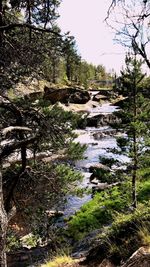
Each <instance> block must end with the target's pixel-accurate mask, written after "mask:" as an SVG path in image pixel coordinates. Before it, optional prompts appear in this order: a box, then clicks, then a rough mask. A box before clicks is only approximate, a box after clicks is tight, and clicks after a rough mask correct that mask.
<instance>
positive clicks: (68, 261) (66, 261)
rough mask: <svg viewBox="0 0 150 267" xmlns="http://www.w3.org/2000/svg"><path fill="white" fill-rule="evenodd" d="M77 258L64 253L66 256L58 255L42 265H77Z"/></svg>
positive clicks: (59, 266) (50, 266) (45, 266)
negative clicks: (74, 258)
mask: <svg viewBox="0 0 150 267" xmlns="http://www.w3.org/2000/svg"><path fill="white" fill-rule="evenodd" d="M76 263H77V260H73V259H72V258H71V257H69V256H67V255H64V256H58V257H56V258H54V259H53V260H52V261H49V262H47V263H46V264H44V265H41V267H65V266H67V267H69V266H72V267H73V266H77V265H76Z"/></svg>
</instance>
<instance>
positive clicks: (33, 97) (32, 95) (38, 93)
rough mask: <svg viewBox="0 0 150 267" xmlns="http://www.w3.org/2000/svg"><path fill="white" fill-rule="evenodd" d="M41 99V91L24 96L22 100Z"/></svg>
mask: <svg viewBox="0 0 150 267" xmlns="http://www.w3.org/2000/svg"><path fill="white" fill-rule="evenodd" d="M42 97H43V92H42V91H36V92H32V93H30V94H26V95H24V99H25V100H30V101H35V100H37V99H39V98H42Z"/></svg>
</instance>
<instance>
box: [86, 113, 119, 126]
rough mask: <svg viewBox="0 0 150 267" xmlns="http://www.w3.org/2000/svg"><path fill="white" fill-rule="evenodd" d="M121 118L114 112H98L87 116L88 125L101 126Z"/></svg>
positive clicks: (116, 121) (117, 121)
mask: <svg viewBox="0 0 150 267" xmlns="http://www.w3.org/2000/svg"><path fill="white" fill-rule="evenodd" d="M120 122H121V120H120V119H119V118H118V117H117V116H116V115H114V114H98V115H95V116H92V117H90V116H89V117H87V126H88V127H102V126H107V125H111V124H114V123H118V124H119V123H120Z"/></svg>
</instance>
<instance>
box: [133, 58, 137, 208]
mask: <svg viewBox="0 0 150 267" xmlns="http://www.w3.org/2000/svg"><path fill="white" fill-rule="evenodd" d="M135 60H136V54H135ZM133 79H134V80H133V81H134V82H133V121H134V123H136V121H137V81H136V73H135V74H134V77H133ZM137 157H138V156H137V129H136V126H135V124H134V129H133V174H132V200H133V204H132V205H133V208H135V209H136V207H137V198H136V180H137V164H138V158H137Z"/></svg>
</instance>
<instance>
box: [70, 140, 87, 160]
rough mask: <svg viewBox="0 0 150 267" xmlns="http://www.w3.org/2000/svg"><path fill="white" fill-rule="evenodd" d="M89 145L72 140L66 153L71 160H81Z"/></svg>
mask: <svg viewBox="0 0 150 267" xmlns="http://www.w3.org/2000/svg"><path fill="white" fill-rule="evenodd" d="M86 148H87V146H86V145H85V144H84V145H81V144H80V143H76V142H70V143H69V145H68V148H67V150H66V154H67V157H68V159H69V160H71V161H72V160H81V159H83V158H84V152H85V150H86Z"/></svg>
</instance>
